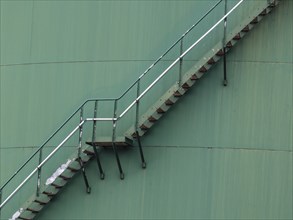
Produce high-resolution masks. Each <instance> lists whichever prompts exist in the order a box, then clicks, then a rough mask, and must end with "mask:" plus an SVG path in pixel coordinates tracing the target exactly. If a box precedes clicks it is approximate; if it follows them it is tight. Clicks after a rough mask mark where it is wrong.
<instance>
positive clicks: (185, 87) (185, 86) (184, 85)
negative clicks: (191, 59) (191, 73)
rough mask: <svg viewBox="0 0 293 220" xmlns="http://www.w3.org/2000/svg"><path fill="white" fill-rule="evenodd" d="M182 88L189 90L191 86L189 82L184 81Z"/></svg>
mask: <svg viewBox="0 0 293 220" xmlns="http://www.w3.org/2000/svg"><path fill="white" fill-rule="evenodd" d="M182 88H183V89H185V90H188V89H189V88H190V86H189V85H188V84H187V83H184V84H183V85H182Z"/></svg>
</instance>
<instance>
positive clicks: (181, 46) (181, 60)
mask: <svg viewBox="0 0 293 220" xmlns="http://www.w3.org/2000/svg"><path fill="white" fill-rule="evenodd" d="M183 39H184V37H182V39H181V40H180V57H181V55H182V53H183ZM182 63H183V57H181V58H180V61H179V79H178V85H179V87H180V86H181V81H182Z"/></svg>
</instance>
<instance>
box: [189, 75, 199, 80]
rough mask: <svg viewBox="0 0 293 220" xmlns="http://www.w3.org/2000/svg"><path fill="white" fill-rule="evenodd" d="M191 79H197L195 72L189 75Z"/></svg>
mask: <svg viewBox="0 0 293 220" xmlns="http://www.w3.org/2000/svg"><path fill="white" fill-rule="evenodd" d="M190 79H191V80H198V78H197V76H196V75H195V74H193V75H192V76H191V77H190Z"/></svg>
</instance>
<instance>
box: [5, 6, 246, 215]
mask: <svg viewBox="0 0 293 220" xmlns="http://www.w3.org/2000/svg"><path fill="white" fill-rule="evenodd" d="M243 1H244V0H240V1H239V2H238V3H237V4H236V5H235V6H234V7H233V8H232V9H231V10H230V11H229V12H228V13H226V14H225V15H224V16H223V17H222V18H221V19H220V20H219V21H218V22H217V23H216V24H215V25H213V26H212V27H211V28H210V29H209V30H208V31H207V32H206V33H205V34H203V35H202V36H201V37H200V38H199V39H198V40H197V41H196V42H195V43H193V44H192V45H191V46H190V47H189V48H188V49H187V50H186V51H185V52H183V53H182V54H181V55H180V56H179V57H178V58H177V59H176V60H175V61H174V62H173V63H172V64H171V65H169V66H168V67H167V68H166V69H165V70H164V71H163V72H162V73H161V74H160V75H159V76H158V77H157V78H156V79H155V80H154V81H153V82H152V83H151V84H150V85H149V86H148V87H147V88H146V89H145V90H144V91H143V92H142V93H141V94H140V95H139V96H138V97H137V98H136V99H135V100H134V101H133V102H132V103H131V104H130V105H129V106H128V107H127V108H126V109H125V110H124V111H123V112H122V113H121V114H120V115H119V116H116V115H115V114H114V117H113V118H86V119H85V120H82V121H81V122H80V123H79V124H78V126H77V127H75V128H74V129H73V131H72V132H71V133H70V134H69V135H68V136H67V137H66V138H65V139H64V140H63V141H62V142H61V143H60V144H59V145H58V146H57V147H56V148H55V149H54V150H53V151H52V152H51V153H50V154H49V155H48V156H47V157H46V158H45V159H44V160H43V161H42V162H41V163H39V165H38V166H37V167H36V168H35V169H34V170H33V171H32V172H31V174H29V175H28V176H27V177H26V178H25V179H24V180H23V181H22V182H21V184H20V185H19V186H18V187H17V188H16V189H15V190H14V191H13V192H12V193H11V194H10V195H9V196H8V197H7V198H6V199H5V200H4V202H3V203H1V204H0V210H1V208H2V207H3V206H4V205H5V204H6V203H7V202H8V201H9V200H10V199H11V198H12V197H13V195H14V194H15V193H16V192H17V191H18V190H19V189H20V188H21V187H22V186H23V185H24V184H25V183H26V182H27V181H28V180H29V179H30V178H31V177H32V176H33V175H34V174H35V173H36V172H37V171H38V170H39V169H40V168H41V167H42V166H43V165H44V164H45V163H46V162H47V161H48V160H49V159H50V158H51V157H52V156H53V155H54V154H55V153H56V152H57V150H59V149H60V148H61V147H62V145H63V144H64V143H65V142H66V141H67V140H68V139H69V138H70V137H71V136H72V135H73V134H74V133H75V132H76V131H77V130H78V129H79V128H80V127H81V126H82V125H83V124H84V123H85V122H87V121H113V123H116V122H117V121H118V120H119V119H120V118H122V117H123V116H124V115H125V114H126V113H127V112H128V111H129V110H130V109H131V108H132V107H133V106H134V105H135V104H136V103H138V102H139V100H140V99H141V98H142V97H143V96H144V95H145V94H146V93H147V92H148V91H149V90H150V89H151V88H152V87H153V86H154V85H155V84H157V83H158V81H159V80H160V79H161V78H162V77H163V76H164V75H165V74H166V73H167V72H169V70H171V69H172V68H173V67H174V66H175V65H176V64H177V63H178V61H180V60H181V59H182V58H183V57H184V56H186V55H187V54H188V53H189V52H190V51H191V50H192V49H193V48H194V47H195V46H196V45H198V44H199V43H200V42H201V40H202V39H204V38H205V37H206V36H207V35H208V34H209V33H210V32H211V31H212V30H214V29H215V28H216V27H217V26H218V25H219V24H220V23H221V22H222V21H223V20H224V19H226V18H227V17H228V16H229V15H230V14H231V13H232V12H233V11H234V10H235V9H236V8H237V7H238V6H239V5H240V4H241V3H242V2H243ZM220 2H222V0H220V1H219V2H218V3H217V4H216V5H215V6H213V7H212V9H210V10H209V12H208V13H210V12H211V11H212V10H213V9H214V8H215V7H216V6H217V5H218V4H219V3H220ZM208 13H206V14H205V15H204V17H205V16H207V14H208ZM204 17H203V18H204ZM203 18H201V19H200V20H199V21H198V22H197V23H196V24H194V25H193V26H192V27H191V28H190V29H189V30H188V31H186V32H185V33H184V34H183V35H182V36H181V37H180V38H179V39H178V40H177V41H176V42H175V43H174V44H173V45H172V46H171V47H170V48H169V49H168V50H167V51H166V52H165V53H164V54H163V55H162V56H161V57H159V58H158V59H157V60H156V61H155V62H154V63H153V64H152V65H151V66H150V67H149V68H148V69H147V70H146V71H145V72H144V73H143V74H142V75H141V76H140V77H139V78H138V79H137V80H136V81H135V82H134V83H133V84H132V85H131V86H130V87H129V88H128V89H127V90H126V91H125V92H124V93H123V94H122V95H121V96H120V97H118V98H106V99H87V100H86V101H85V102H84V103H83V104H82V105H81V106H80V107H79V108H78V109H77V110H76V111H75V112H74V113H73V114H72V115H71V116H70V117H69V118H68V119H67V120H66V121H65V122H64V123H63V124H62V125H61V126H60V127H59V128H58V129H57V130H56V131H55V132H54V133H53V134H52V135H51V136H50V137H49V138H48V139H47V140H46V141H45V142H44V143H43V144H42V145H41V146H40V147H39V148H38V150H37V151H36V152H35V153H34V154H33V155H32V156H31V157H30V158H29V159H28V160H27V161H26V162H25V163H24V164H23V165H22V166H21V167H20V168H19V169H18V170H17V171H16V172H15V173H14V174H13V176H12V177H11V178H10V179H9V180H8V181H7V182H6V183H5V184H4V185H3V186H2V187H1V188H0V192H1V191H2V190H3V188H4V187H5V186H6V185H7V184H8V183H9V182H10V181H11V180H12V179H13V178H14V177H15V176H16V175H17V173H18V172H19V171H20V170H21V169H22V168H23V167H24V166H25V165H26V164H27V163H28V162H29V161H30V160H31V159H32V158H33V157H34V156H35V155H36V154H37V153H38V152H39V151H40V150H41V149H42V148H43V147H44V146H45V145H46V144H47V143H48V142H49V141H50V140H51V139H52V138H53V137H54V136H55V135H56V134H57V133H58V132H59V131H60V130H61V129H62V128H63V127H64V126H65V124H67V123H68V121H69V120H70V119H72V118H73V117H74V116H75V114H76V113H77V112H78V111H79V110H81V109H82V108H83V107H84V106H85V104H86V103H88V102H90V101H115V106H116V104H117V101H118V100H120V99H121V98H122V97H123V96H124V95H125V94H127V92H128V91H130V89H131V88H133V87H134V86H135V85H136V84H137V83H138V82H140V80H141V78H142V77H143V76H144V75H145V74H146V73H147V72H149V71H150V69H151V68H153V66H155V65H156V63H158V62H159V61H160V60H161V59H162V58H163V57H164V56H165V55H166V54H167V53H168V52H169V51H170V50H171V49H172V48H173V47H174V46H175V45H176V44H177V43H178V42H180V40H182V39H183V38H184V36H186V34H188V33H189V32H190V31H191V30H192V29H193V28H194V27H195V26H196V25H197V24H198V23H199V22H200V21H201V20H202V19H203ZM114 111H115V110H114Z"/></svg>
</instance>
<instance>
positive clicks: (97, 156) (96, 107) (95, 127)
mask: <svg viewBox="0 0 293 220" xmlns="http://www.w3.org/2000/svg"><path fill="white" fill-rule="evenodd" d="M97 109H98V101H95V108H94V118H96V117H97ZM96 130H97V121H96V120H94V121H93V135H92V144H93V149H94V152H95V156H96V160H97V164H98V168H99V171H100V178H101V179H102V180H103V179H104V178H105V173H104V171H103V168H102V165H101V161H100V157H99V153H98V151H97V148H96V146H95V140H96Z"/></svg>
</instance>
